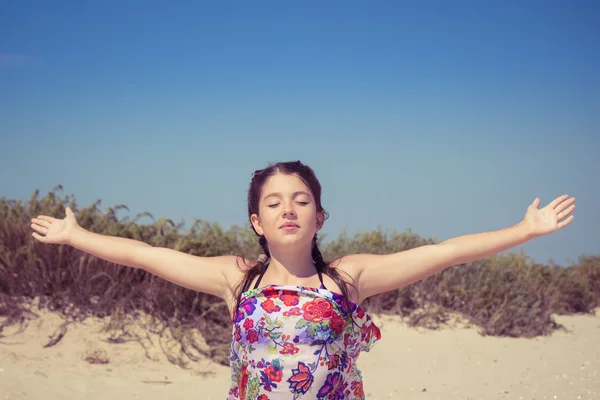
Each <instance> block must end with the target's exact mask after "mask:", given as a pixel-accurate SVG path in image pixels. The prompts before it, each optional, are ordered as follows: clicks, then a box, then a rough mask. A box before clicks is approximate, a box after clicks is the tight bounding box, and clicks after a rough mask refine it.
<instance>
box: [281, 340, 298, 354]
mask: <svg viewBox="0 0 600 400" xmlns="http://www.w3.org/2000/svg"><path fill="white" fill-rule="evenodd" d="M299 351H300V349H299V348H297V347H296V346H294V345H293V344H292V343H290V342H285V343H284V344H283V350H280V351H279V353H280V354H298V352H299Z"/></svg>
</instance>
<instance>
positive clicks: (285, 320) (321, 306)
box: [227, 275, 381, 400]
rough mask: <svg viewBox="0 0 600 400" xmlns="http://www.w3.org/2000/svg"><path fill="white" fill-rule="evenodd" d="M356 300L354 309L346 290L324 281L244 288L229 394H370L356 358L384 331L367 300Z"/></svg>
mask: <svg viewBox="0 0 600 400" xmlns="http://www.w3.org/2000/svg"><path fill="white" fill-rule="evenodd" d="M261 277H262V276H261ZM319 277H320V278H321V276H320V275H319ZM259 282H260V279H259ZM322 282H323V280H322V278H321V283H322ZM256 285H258V282H257V284H256ZM350 304H351V310H348V309H347V307H346V305H345V301H344V298H343V296H342V295H341V294H339V293H335V292H331V291H329V290H327V289H326V288H325V286H324V285H323V284H321V287H320V288H309V287H304V286H289V285H267V286H264V287H262V288H256V287H255V288H254V289H251V290H249V291H246V292H245V293H243V294H242V297H241V300H240V305H239V308H238V309H237V311H236V315H235V318H234V324H233V340H232V344H231V357H230V365H231V373H232V375H231V378H232V382H231V387H230V390H229V395H228V397H227V399H228V400H234V399H243V400H246V399H252V400H255V399H256V400H275V399H294V400H295V399H364V398H365V396H364V390H363V382H362V375H361V373H360V371H359V370H358V368H357V366H356V359H357V358H358V356H359V354H360V352H361V351H369V350H370V349H371V348H372V347H373V346H374V345H375V343H376V342H377V341H378V340H379V339H380V338H381V333H380V330H379V328H377V326H376V325H375V324H374V323H373V321H372V320H371V318H370V317H369V316H368V315H367V314H366V313H365V312H364V310H363V309H362V308H361V307H360V306H358V305H357V304H355V303H350ZM352 319H354V322H353V321H352Z"/></svg>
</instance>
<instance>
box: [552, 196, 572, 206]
mask: <svg viewBox="0 0 600 400" xmlns="http://www.w3.org/2000/svg"><path fill="white" fill-rule="evenodd" d="M568 198H569V195H568V194H563V195H562V196H559V197H557V198H555V199H554V200H552V203H550V204H548V206H549V207H550V208H556V206H558V205H559V204H560V203H562V202H563V201H565V200H566V199H568Z"/></svg>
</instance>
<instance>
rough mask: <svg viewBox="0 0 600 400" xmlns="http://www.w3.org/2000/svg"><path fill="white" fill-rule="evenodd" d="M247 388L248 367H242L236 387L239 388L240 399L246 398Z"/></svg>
mask: <svg viewBox="0 0 600 400" xmlns="http://www.w3.org/2000/svg"><path fill="white" fill-rule="evenodd" d="M247 386H248V366H247V365H244V366H243V367H242V371H241V373H240V376H239V377H238V387H239V388H240V398H241V399H245V398H246V387H247Z"/></svg>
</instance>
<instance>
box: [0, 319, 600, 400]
mask: <svg viewBox="0 0 600 400" xmlns="http://www.w3.org/2000/svg"><path fill="white" fill-rule="evenodd" d="M598 311H600V310H597V312H596V315H595V316H589V315H576V316H555V320H556V321H557V322H558V323H560V324H562V325H563V326H564V328H565V329H564V330H559V331H556V332H554V333H553V334H552V335H550V336H546V337H537V338H533V339H524V338H499V337H483V336H481V335H480V334H479V333H478V329H477V328H476V327H468V326H454V327H444V328H442V329H439V330H426V329H416V328H411V327H408V326H406V324H404V323H403V322H402V321H401V320H400V319H399V318H397V317H388V316H374V319H375V320H376V321H377V323H378V324H379V326H380V327H381V331H382V340H381V342H380V343H378V344H377V345H376V346H375V347H374V348H373V349H372V350H371V352H369V353H363V354H362V355H361V356H360V359H359V367H360V369H361V370H362V372H363V375H364V384H365V393H366V394H367V399H369V400H376V399H390V398H392V399H403V400H412V399H415V400H416V399H419V400H434V399H440V400H488V399H490V400H491V399H514V400H519V399H524V400H525V399H527V400H534V399H535V400H543V399H551V400H554V399H565V400H575V399H586V400H599V399H600V312H598ZM38 313H39V315H40V316H39V318H37V319H34V320H33V321H31V322H29V324H28V325H27V326H26V327H25V328H24V329H20V328H19V326H10V327H8V328H5V329H4V331H3V332H2V335H3V336H2V337H1V338H0V400H1V399H5V400H9V399H10V400H17V399H44V400H59V399H61V400H62V399H87V400H100V399H102V400H106V399H110V400H119V399H142V398H143V399H145V400H153V399H156V400H159V399H160V400H163V399H166V398H168V399H208V400H210V399H224V398H225V397H226V395H227V391H228V387H229V369H228V367H226V366H223V365H219V364H216V363H214V362H212V361H210V360H208V359H206V358H202V359H201V360H200V361H198V362H189V363H188V364H187V366H186V368H182V367H180V366H177V365H175V364H173V363H171V362H169V361H168V359H167V355H169V354H170V355H172V356H173V357H177V355H178V346H177V345H176V344H175V343H174V342H172V341H171V342H169V341H168V340H161V339H160V338H158V337H149V338H148V340H147V342H146V343H145V344H144V343H140V342H125V343H121V344H111V343H108V342H106V341H105V340H106V338H107V336H108V333H107V332H106V331H103V328H105V327H106V322H105V321H103V320H99V319H93V318H90V319H87V320H85V321H84V322H82V323H78V324H70V325H68V326H66V327H63V323H64V321H63V320H62V319H61V318H60V317H59V316H58V315H57V314H54V313H50V312H44V311H39V312H38ZM63 333H64V337H62V339H61V340H60V341H59V342H58V343H57V344H56V345H54V346H50V347H44V345H46V344H47V343H48V342H49V341H51V340H52V339H53V338H56V337H57V335H60V334H63Z"/></svg>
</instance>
